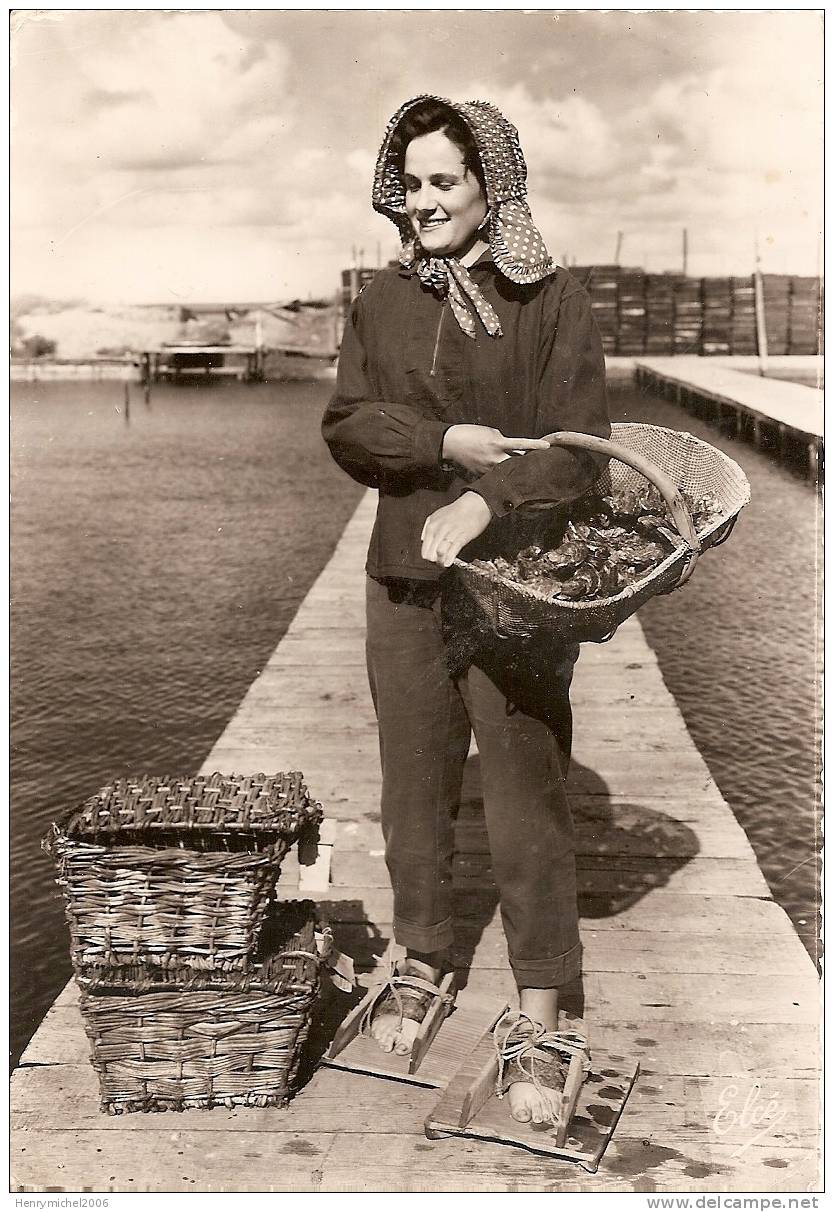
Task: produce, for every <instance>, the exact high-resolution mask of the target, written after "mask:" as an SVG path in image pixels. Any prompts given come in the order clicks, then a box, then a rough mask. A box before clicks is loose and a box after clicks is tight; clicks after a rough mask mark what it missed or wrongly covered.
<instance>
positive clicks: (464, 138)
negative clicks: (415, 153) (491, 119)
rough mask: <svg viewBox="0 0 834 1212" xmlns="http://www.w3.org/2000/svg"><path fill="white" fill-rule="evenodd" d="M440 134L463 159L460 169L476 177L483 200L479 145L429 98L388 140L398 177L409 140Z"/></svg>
mask: <svg viewBox="0 0 834 1212" xmlns="http://www.w3.org/2000/svg"><path fill="white" fill-rule="evenodd" d="M436 130H439V131H442V132H443V134H444V135H445V136H446V138H447V139H449V140H450V141H451V142H452V143H454V145H455V147H456V148H457V149H458V150H459V151H460V153H461V155H462V156H463V166H464V168H468V169H469V171H470V172H472V173H474V174H475V177H476V178H477V180H478V184H479V185H480V187H481V189H482V190H483V193H484V196H486V181H485V179H484V170H483V167H482V165H481V157H480V155H479V153H478V145H477V144H476V142H475V139H474V138H473V135H472V132H471V130H470V129H469V127H468V126H467V125H466V123H465V122H464V120H463V118H462V117H461V116H460V114H459V113H457V112H456V111H455V110H454V109H452V107H451V105H445V104H444V103H443V102H442V101H435V100H434V99H433V98H430V99H428V100H426V101H421V102H419V104H417V105H415V106H413V107H412V108H411V109H410V110H409V111H408V113H407V114H405V115H404V117H403V118H402V120H401V121H400V123H399V125H398V126H397V129H396V130H395V131H394V134H393V135H392V137H391V155H392V158H393V160H394V162H395V164H396V165H397V168H398V169H399V171H400V173H402V172H403V171H404V166H405V152H406V148H407V147H408V145H409V143H410V142H411V140H412V139H417V138H419V137H420V135H430V134H432V132H433V131H436Z"/></svg>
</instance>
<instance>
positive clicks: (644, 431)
mask: <svg viewBox="0 0 834 1212" xmlns="http://www.w3.org/2000/svg"><path fill="white" fill-rule="evenodd" d="M547 440H548V441H549V442H550V443H551V445H553V446H568V447H572V448H575V449H580V450H589V451H595V452H598V453H601V454H607V455H609V456H610V459H611V462H610V463H609V464H608V466H607V467H606V469H605V471H604V472H603V473H602V475H601V476H600V477H599V478H598V479H597V480H596V482H595V483H594V484H593V485H592V487H591V488H590V489H589V490H588V494H587V495H601V496H604V495H607V494H610V493H612V492H620V491H622V490H623V489H626V488H635V489H640V488H644V487H645V485H646V481H647V480H648V481H649V482H651V483H652V484H654V485H655V487H656V488H657V489H658V490H659V491H660V493H661V494H662V496H663V497H664V499H665V501H666V503H667V505H668V507H669V511H670V513H671V514H672V517H673V518H674V520H675V524H676V526H677V527H678V530H679V532H680V534H681V541H680V544H679V545H678V546H677V547H676V549H675V550H674V551H673V552H671V553H670V554H669V555H668V556H667V557H666V559H665V560H664V561H663V562H662V563H661V564H660V565H658V567H656V568H654V569H653V570H652V571H651V572H650V573H648V574H647V575H646V576H645V577H644V578H643V579H642V580H640V581H638V582H637V583H636V584H634V585H629V586H627V587H626V588H625V589H623V590H622V591H621V592H620V593H618V594H616V595H614V596H612V597H607V598H597V599H594V600H589V601H564V600H558V601H553V600H551V599H549V598H546V597H545V596H544V595H543V594H540V593H537V592H536V590H535V589H533V588H530V587H528V586H526V585H519V584H516V583H515V582H514V581H509V580H507V579H506V578H505V577H502V576H501V575H500V574H499V573H498V572H493V571H490V570H487V569H482V568H476V567H473V566H472V565H471V564H468V563H467V562H466V561H464V560H460V559H457V560H455V562H454V564H453V568H454V569H455V574H456V578H457V581H458V583H459V584H460V585H461V586H463V587H464V588H465V590H466V592H467V594H468V595H469V596H470V598H471V599H472V601H473V602H474V603H475V605H476V607H477V611H476V614H477V617H478V618H479V620H480V622H481V623H482V624H483V625H484V627H485V628H486V629H487V630H489V631H491V632H492V633H493V634H494V635H496V636H498V637H499V638H504V639H510V638H529V637H530V636H532V635H534V634H538V635H546V636H547V637H549V638H552V639H553V640H554V641H557V642H563V643H580V642H582V641H586V640H589V641H594V642H597V643H600V642H602V641H605V640H608V639H610V638H611V636H612V635H613V634H614V632H615V631H616V630H617V628H618V627H619V625H620V624H621V623H622V622H624V621H625V620H626V619H627V618H628V617H629V615H632V614H634V612H635V611H636V610H638V609H639V608H640V607H641V606H642V605H643V603H644V602H647V601H648V600H649V598H651V597H654V596H655V594H660V593H670V592H671V591H672V590H673V589H677V588H678V587H679V586H681V585H683V584H684V582H685V581H686V580H687V579H688V578H689V577H690V576H691V574H692V571H693V569H694V567H695V563H696V561H697V560H698V557H699V556H700V555H701V553H702V552H703V551H704V550H705V549H706V548H707V547H715V546H718V544H719V543H722V542H724V540H725V539H727V538H728V537H729V535H730V531H731V530H732V528H733V525H734V524H735V520H736V517H737V515H738V513H739V511H740V510H741V509H742V508H743V507H744V506H745V505H746V504H747V502H748V501H749V500H750V485H749V484H748V482H747V477H746V476H745V474H744V472H743V471H742V470H741V468H740V467H739V466H738V464H737V463H735V462H734V461H733V460H732V459H731V458H729V456H728V455H725V454H724V453H723V452H722V451H720V450H716V448H715V447H714V446H710V444H709V443H708V442H704V441H702V440H701V439H700V438H696V437H694V436H693V435H692V434H690V433H684V432H680V431H678V430H675V429H665V428H663V427H661V426H659V425H643V424H635V423H622V424H614V425H612V426H611V440H610V441H607V440H605V439H603V438H597V437H593V436H591V435H588V434H581V433H568V432H565V433H553V434H548V435H547ZM682 490H685V491H686V492H688V493H689V494H691V495H692V496H695V497H699V496H703V495H705V494H710V495H712V496H713V497H715V499H716V500H717V501H718V503H719V506H720V514H719V516H718V517H717V518H715V519H714V520H713V521H712V522H711V523H710V524H709V525H708V526H707V527H705V528H704V529H703V530H702V531H701V532H700V533H696V532H695V529H694V527H693V525H692V519H691V517H690V514H689V511H688V509H687V507H686V504H685V502H684V500H683V497H682V495H681V491H682Z"/></svg>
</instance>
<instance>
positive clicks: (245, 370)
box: [139, 342, 265, 386]
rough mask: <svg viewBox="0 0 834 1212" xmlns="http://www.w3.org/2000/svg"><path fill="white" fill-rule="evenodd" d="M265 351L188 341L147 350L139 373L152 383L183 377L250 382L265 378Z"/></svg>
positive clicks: (250, 346)
mask: <svg viewBox="0 0 834 1212" xmlns="http://www.w3.org/2000/svg"><path fill="white" fill-rule="evenodd" d="M264 354H265V350H264V349H263V348H262V347H261V346H255V345H201V344H199V343H198V342H185V343H183V344H180V345H175V344H172V345H162V346H160V348H159V349H146V350H144V351H143V352H142V354H141V355H140V368H139V376H140V379H141V381H142V382H143V383H144V384H145V385H146V386H149V385H150V384H151V383H157V382H159V381H160V380H162V379H170V380H173V381H174V382H175V383H176V382H179V381H180V380H183V379H186V380H192V381H193V379H194V378H195V377H197V378H211V377H213V376H216V375H224V376H231V377H232V378H235V379H240V380H242V381H243V382H246V383H253V382H257V381H258V380H260V379H262V378H263V363H264Z"/></svg>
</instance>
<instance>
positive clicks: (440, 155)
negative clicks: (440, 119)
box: [403, 131, 487, 257]
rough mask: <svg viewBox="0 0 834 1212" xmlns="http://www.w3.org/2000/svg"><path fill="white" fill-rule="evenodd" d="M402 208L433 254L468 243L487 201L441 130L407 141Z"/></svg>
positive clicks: (452, 250) (464, 247) (465, 246)
mask: <svg viewBox="0 0 834 1212" xmlns="http://www.w3.org/2000/svg"><path fill="white" fill-rule="evenodd" d="M403 184H404V186H405V209H406V213H407V214H408V217H409V219H410V220H411V226H412V228H413V229H414V234H415V235H416V236H417V237H418V238H419V240H420V243H421V244H422V246H423V248H424V249H425V251H426V252H428V253H431V254H433V255H434V256H440V257H442V256H447V255H448V254H450V253H457V254H461V253H464V252H466V250H467V249H468V248H469V247H471V245H472V243H473V242H474V240H475V238H476V232H477V230H478V228H479V227H480V225H481V223H482V222H483V219H484V217H485V215H486V210H487V207H486V200H485V198H484V195H483V191H482V189H481V186H480V184H479V182H478V179H477V177H476V176H475V175H474V173H472V172H470V171H469V169H468V168H466V166H465V165H464V162H463V156H462V154H461V151H460V149H459V148H458V147H456V146H455V144H454V143H452V141H451V139H449V138H447V136H446V135H444V134H443V132H442V131H432V132H431V133H430V134H428V135H421V136H419V138H416V139H412V140H411V142H410V143H409V145H408V148H407V150H406V153H405V163H404V165H403Z"/></svg>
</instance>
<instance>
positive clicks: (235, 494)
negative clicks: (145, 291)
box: [11, 382, 362, 1057]
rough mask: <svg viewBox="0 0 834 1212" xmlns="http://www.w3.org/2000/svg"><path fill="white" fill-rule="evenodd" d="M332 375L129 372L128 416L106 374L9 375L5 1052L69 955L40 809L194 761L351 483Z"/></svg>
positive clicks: (51, 991)
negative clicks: (329, 402) (144, 375)
mask: <svg viewBox="0 0 834 1212" xmlns="http://www.w3.org/2000/svg"><path fill="white" fill-rule="evenodd" d="M329 390H330V387H329V385H328V384H326V383H312V384H299V383H296V384H286V385H257V386H256V385H237V384H227V385H224V386H222V387H217V386H211V387H205V388H203V389H200V388H195V387H182V388H173V387H170V386H167V387H162V386H160V387H158V388H156V389H155V390H154V393H153V397H152V401H151V407H150V409H146V407H145V405H144V404H143V403H142V398H141V393H140V392H138V391H136V389H135V388H134V391H133V398H132V400H131V411H130V423H129V424H126V423H125V419H124V411H123V409H124V385H123V384H122V383H69V382H68V383H48V384H15V386H14V394H13V403H12V421H13V424H12V500H13V511H12V526H13V530H12V534H13V543H12V586H13V600H12V639H13V643H12V670H11V676H12V693H13V706H14V711H13V726H12V817H11V820H12V839H11V840H12V848H11V875H12V903H11V911H12V974H13V975H12V998H13V1013H12V1036H13V1056H15V1057H16V1056H17V1054H18V1052H19V1049H20V1047H21V1046H22V1045H23V1044H24V1043H25V1042H26V1040H27V1039H28V1037H29V1036H30V1035H31V1033H32V1031H33V1030H34V1028H35V1027H36V1026H37V1024H38V1022H39V1021H40V1019H41V1018H42V1017H43V1014H44V1012H45V1010H46V1009H47V1007H48V1006H49V1004H50V1002H51V1001H52V999H53V998H54V996H55V995H56V993H57V992H58V990H59V989H60V988H61V987H62V985H63V984H64V983H65V982H66V980H67V979H68V976H69V971H70V970H69V961H68V958H67V942H66V937H67V936H66V930H65V927H64V926H63V912H62V908H61V903H60V901H59V899H58V895H57V890H56V888H55V885H54V882H53V871H52V864H51V862H50V860H49V859H47V857H46V856H45V855H43V854H41V853H40V851H39V849H38V843H39V841H40V838H41V837H42V835H43V834H44V832H45V831H46V828H47V826H48V824H49V821H50V820H51V819H52V817H53V816H54V815H55V814H56V813H60V812H61V811H63V810H64V809H65V808H66V807H72V806H73V805H75V804H77V803H78V802H80V801H81V800H82V799H84V798H85V797H86V796H87V795H90V794H92V792H94V791H95V790H96V789H97V788H98V787H99V786H100V785H101V784H102V783H103V782H105V781H106V780H107V779H109V778H111V777H113V776H114V775H117V774H120V773H134V774H135V773H141V772H144V771H148V772H152V773H162V772H165V771H172V772H183V773H189V772H193V771H196V770H197V769H198V768H199V766H200V765H201V763H202V762H203V760H204V759H205V757H206V756H207V754H208V753H209V751H210V749H211V747H212V745H213V744H214V742H215V740H216V739H217V737H218V736H219V735H220V734H221V733H222V731H223V729H224V727H225V725H226V723H227V722H228V720H229V718H230V717H231V715H232V714H233V712H234V711H235V709H236V707H237V706H238V703H239V702H240V700H241V699H242V698H243V696H244V694H245V693H246V690H247V688H248V686H249V685H250V683H251V682H252V680H253V678H254V677H255V675H256V673H257V672H258V670H260V669H262V668H263V664H264V662H265V661H266V660H267V659H268V657H269V655H270V654H271V652H272V651H273V649H274V648H275V645H276V644H277V643H278V641H279V639H280V638H281V636H282V635H283V633H284V631H285V630H286V628H287V626H288V625H289V623H290V621H291V619H292V617H293V615H294V614H295V611H296V610H297V608H298V606H299V604H300V602H301V601H302V599H303V598H304V596H305V594H306V593H307V590H308V589H309V587H310V585H311V583H312V581H313V579H314V578H315V576H316V575H317V573H318V572H319V571H320V569H321V568H322V567H323V565H324V564H325V563H326V561H327V559H328V558H329V556H330V554H331V552H332V550H333V547H334V546H335V544H336V542H337V540H338V538H339V535H340V534H341V531H342V530H343V528H344V525H345V523H346V521H347V519H348V518H349V516H350V514H351V513H352V511H353V509H354V507H355V505H356V502H357V501H358V499H359V497H360V495H361V492H362V489H361V488H360V487H359V486H358V485H354V484H353V483H352V482H351V481H350V480H348V478H347V477H346V476H344V475H343V474H342V473H341V472H340V471H339V469H338V468H337V467H336V465H335V464H334V463H333V462H332V460H331V459H330V456H329V454H328V452H327V450H326V448H325V446H324V444H323V442H322V441H321V437H320V435H319V421H320V418H321V412H322V408H323V406H324V403H325V401H326V398H327V395H328V393H329ZM119 410H121V411H119Z"/></svg>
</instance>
